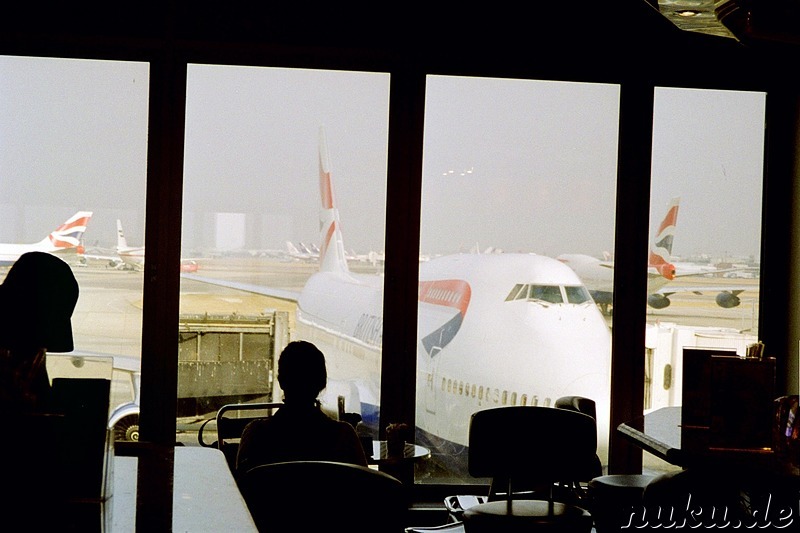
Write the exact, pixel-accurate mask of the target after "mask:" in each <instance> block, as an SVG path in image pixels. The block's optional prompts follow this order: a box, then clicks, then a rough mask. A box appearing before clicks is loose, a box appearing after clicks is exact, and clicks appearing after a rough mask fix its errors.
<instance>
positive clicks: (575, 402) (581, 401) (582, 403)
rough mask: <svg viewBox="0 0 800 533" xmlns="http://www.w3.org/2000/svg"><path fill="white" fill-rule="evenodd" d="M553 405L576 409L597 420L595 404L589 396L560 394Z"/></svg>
mask: <svg viewBox="0 0 800 533" xmlns="http://www.w3.org/2000/svg"><path fill="white" fill-rule="evenodd" d="M554 405H555V406H556V407H559V408H561V409H569V410H571V411H578V412H579V413H583V414H585V415H589V416H591V417H592V418H594V419H595V420H597V404H596V403H595V401H594V400H592V399H591V398H585V397H583V396H562V397H561V398H558V399H557V400H556V402H555V404H554Z"/></svg>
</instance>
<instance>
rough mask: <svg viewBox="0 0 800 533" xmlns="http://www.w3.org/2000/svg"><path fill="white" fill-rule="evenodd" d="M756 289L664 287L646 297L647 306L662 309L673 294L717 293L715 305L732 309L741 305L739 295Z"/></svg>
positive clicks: (714, 286)
mask: <svg viewBox="0 0 800 533" xmlns="http://www.w3.org/2000/svg"><path fill="white" fill-rule="evenodd" d="M754 289H756V290H757V289H758V287H753V286H752V285H750V286H746V285H741V286H731V285H707V286H700V285H687V286H684V287H682V286H677V285H676V286H673V285H665V286H664V287H661V288H660V289H658V290H657V291H655V292H654V293H652V294H650V295H649V296H648V298H647V299H648V304H649V305H650V306H651V307H654V308H655V309H663V308H664V307H666V306H668V305H669V297H670V296H671V295H673V294H676V293H680V292H684V293H692V294H697V295H703V294H706V293H717V295H716V296H715V300H716V302H717V305H718V306H720V307H722V308H724V309H730V308H732V307H736V306H738V305H739V304H740V303H741V300H740V299H739V295H740V294H741V293H743V292H745V291H748V290H754ZM660 303H664V304H665V305H660Z"/></svg>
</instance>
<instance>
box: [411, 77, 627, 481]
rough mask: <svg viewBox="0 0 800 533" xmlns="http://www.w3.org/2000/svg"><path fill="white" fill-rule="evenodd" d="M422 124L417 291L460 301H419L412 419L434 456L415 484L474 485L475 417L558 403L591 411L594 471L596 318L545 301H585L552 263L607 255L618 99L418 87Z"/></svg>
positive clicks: (538, 87)
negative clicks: (463, 385) (459, 388)
mask: <svg viewBox="0 0 800 533" xmlns="http://www.w3.org/2000/svg"><path fill="white" fill-rule="evenodd" d="M425 109H426V116H425V144H424V167H423V190H422V228H421V242H420V252H421V254H422V255H423V256H425V257H429V258H430V259H429V260H428V261H425V262H421V263H420V283H421V285H425V286H426V287H429V288H431V289H435V288H439V289H447V290H450V291H452V293H454V294H455V295H456V296H457V297H456V298H455V299H453V300H449V301H442V300H439V299H436V298H434V297H431V296H430V295H429V294H430V291H428V292H426V291H422V290H421V291H420V298H419V324H418V336H419V337H420V339H421V341H422V342H421V343H420V344H419V346H420V349H419V352H418V365H419V366H418V374H419V375H418V385H417V414H416V416H417V423H418V425H419V431H418V436H419V438H420V440H422V441H423V442H424V443H425V444H426V445H429V446H430V447H431V448H432V449H433V450H434V454H433V458H432V459H433V460H432V461H429V462H428V463H427V464H426V466H429V468H428V469H427V470H425V471H422V470H421V469H420V470H418V472H417V480H418V481H420V482H429V481H433V482H440V481H443V482H448V481H459V482H460V481H465V482H469V481H470V480H471V478H470V476H469V475H468V473H467V471H466V457H467V456H466V450H465V446H466V444H467V437H468V427H469V417H470V415H471V414H472V413H473V412H475V411H477V410H480V409H485V408H489V407H495V406H500V405H503V404H510V403H513V404H515V405H516V404H527V405H540V406H541V405H544V406H549V405H553V403H554V402H555V400H556V399H557V398H559V397H561V396H568V395H578V396H586V397H589V398H591V399H593V400H595V402H596V403H597V412H598V419H599V420H598V424H599V434H600V437H601V442H600V446H599V449H598V452H599V454H600V455H601V457H602V460H603V462H606V460H607V459H606V457H607V442H605V440H606V439H604V438H603V437H604V436H605V435H607V433H608V416H609V413H608V410H609V395H610V391H609V371H610V351H611V334H610V331H609V327H608V324H607V323H606V318H604V317H603V315H602V314H601V312H600V309H599V308H598V306H597V305H594V303H592V302H591V301H589V302H586V301H584V302H583V303H580V302H578V301H575V300H572V298H570V299H569V303H558V304H557V305H552V304H544V305H543V303H542V301H543V300H544V301H545V302H563V297H562V291H563V292H564V293H565V294H572V293H573V291H574V288H575V287H582V282H581V280H580V279H579V278H578V276H577V275H576V273H575V272H573V271H572V270H571V269H570V268H568V267H567V266H565V265H564V264H562V262H560V261H558V260H556V259H555V258H556V257H557V256H559V255H561V254H565V253H582V254H593V255H600V254H602V252H603V250H612V249H613V239H614V208H615V181H616V163H617V162H616V154H617V123H618V114H619V88H618V87H617V86H612V85H600V84H579V83H562V82H549V81H531V80H507V79H477V78H455V77H442V76H430V77H428V82H427V101H426V108H425ZM515 287H520V288H523V287H524V288H526V289H528V288H531V289H532V290H533V291H534V292H533V294H532V295H530V294H526V292H519V291H518V290H517V291H515V290H513V289H514V288H515ZM529 290H530V289H529ZM543 292H544V293H545V294H543ZM551 293H552V294H551ZM520 295H521V297H520ZM445 379H446V380H448V381H449V380H451V379H452V380H456V381H464V382H469V383H473V382H476V383H478V384H480V387H479V389H478V395H477V396H475V397H473V396H471V395H470V396H467V395H461V394H457V393H455V392H450V391H449V390H445V389H443V388H440V387H438V386H435V385H438V384H439V383H442V382H443V380H445ZM484 388H485V390H486V394H485V395H484V394H482V393H481V390H483V389H484Z"/></svg>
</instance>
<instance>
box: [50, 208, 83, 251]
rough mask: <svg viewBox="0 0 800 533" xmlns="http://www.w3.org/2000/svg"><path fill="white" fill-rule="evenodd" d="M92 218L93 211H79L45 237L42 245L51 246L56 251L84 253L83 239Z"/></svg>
mask: <svg viewBox="0 0 800 533" xmlns="http://www.w3.org/2000/svg"><path fill="white" fill-rule="evenodd" d="M91 218H92V212H91V211H78V212H77V213H75V214H74V215H72V216H71V217H70V218H69V219H68V220H67V221H66V222H64V223H63V224H61V225H60V226H59V227H58V228H57V229H56V230H55V231H53V232H51V233H50V235H48V236H47V237H45V238H44V240H43V241H42V243H47V244H49V246H50V247H52V248H53V250H54V251H58V250H66V249H69V248H76V249H77V251H78V252H79V253H81V252H82V251H83V250H82V249H83V243H82V241H81V239H82V238H83V232H85V231H86V226H87V225H88V224H89V219H91Z"/></svg>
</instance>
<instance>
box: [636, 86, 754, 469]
mask: <svg viewBox="0 0 800 533" xmlns="http://www.w3.org/2000/svg"><path fill="white" fill-rule="evenodd" d="M765 105H766V95H765V94H764V93H759V92H742V91H721V90H700V89H683V88H665V87H659V88H657V89H656V92H655V107H654V117H653V163H652V187H651V199H650V206H651V211H650V220H651V231H650V234H651V253H650V262H649V263H650V272H649V273H648V289H649V296H648V305H647V323H648V325H647V336H646V343H647V352H646V360H645V361H646V372H647V376H646V379H647V383H646V384H645V405H644V409H645V412H648V411H652V410H655V409H658V408H661V407H665V406H675V405H681V404H682V400H681V397H682V394H681V387H682V380H681V376H682V369H683V367H682V355H683V348H684V347H691V348H694V347H708V348H730V349H734V350H736V352H737V353H738V354H739V355H744V354H745V349H746V346H747V345H748V344H751V343H754V342H756V341H757V340H758V312H759V279H758V278H759V261H760V249H761V196H762V176H763V158H764V121H765ZM665 273H666V274H667V276H665V275H664V274H665ZM668 278H671V279H668ZM648 467H649V468H655V469H661V468H670V467H669V466H668V465H664V464H662V463H661V462H660V461H658V460H656V459H655V458H653V457H652V456H650V455H649V454H645V468H648Z"/></svg>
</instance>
